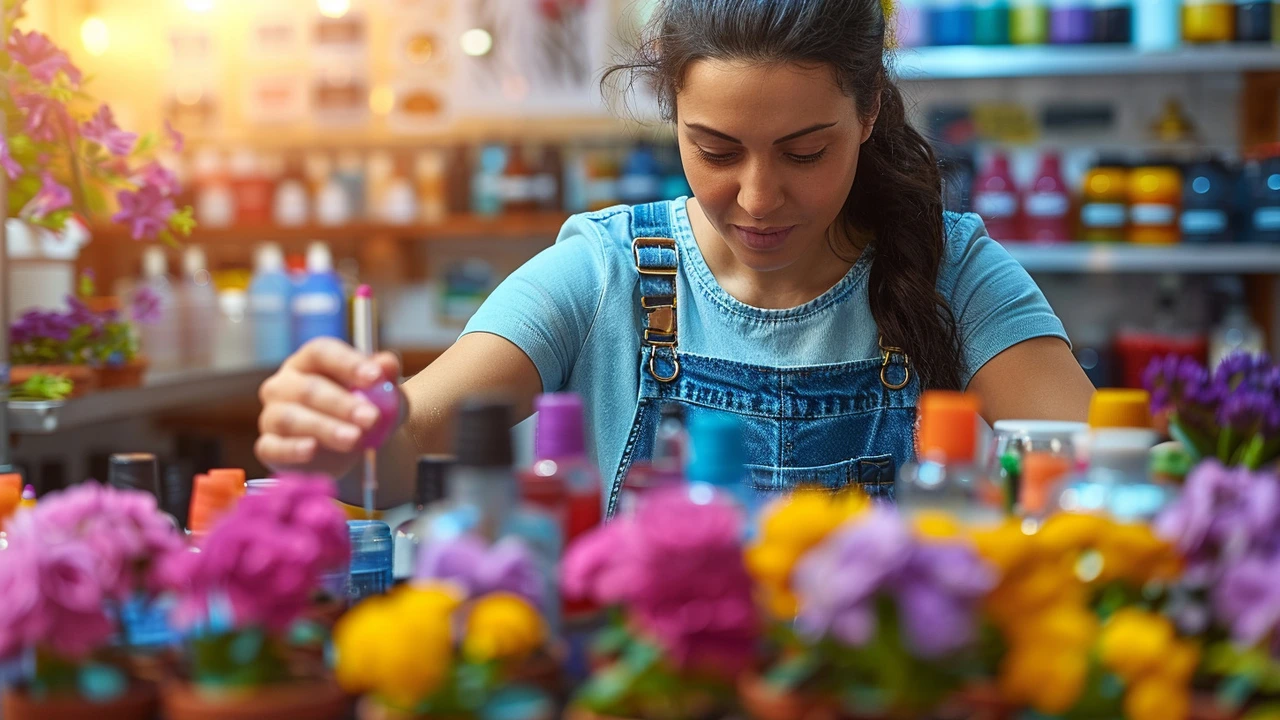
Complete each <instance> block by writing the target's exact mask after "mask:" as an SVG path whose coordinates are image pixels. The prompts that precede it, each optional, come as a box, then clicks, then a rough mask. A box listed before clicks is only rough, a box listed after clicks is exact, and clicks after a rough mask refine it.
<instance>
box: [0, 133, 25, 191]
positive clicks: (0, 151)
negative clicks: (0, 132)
mask: <svg viewBox="0 0 1280 720" xmlns="http://www.w3.org/2000/svg"><path fill="white" fill-rule="evenodd" d="M0 169H3V170H4V172H5V174H6V175H8V176H9V179H10V180H17V179H18V178H19V177H20V176H21V175H22V166H21V165H19V164H18V161H17V160H14V159H13V155H10V154H9V142H8V140H7V139H5V138H3V137H0Z"/></svg>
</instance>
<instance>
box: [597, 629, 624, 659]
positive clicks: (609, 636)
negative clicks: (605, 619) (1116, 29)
mask: <svg viewBox="0 0 1280 720" xmlns="http://www.w3.org/2000/svg"><path fill="white" fill-rule="evenodd" d="M629 642H631V631H630V630H628V629H627V628H626V626H625V625H610V626H608V627H605V628H603V629H602V630H600V631H599V632H597V633H596V634H595V637H594V638H592V641H591V650H592V651H593V652H595V653H597V654H599V655H602V656H605V657H612V656H614V655H618V654H620V653H621V652H622V651H623V649H625V648H626V646H627V643H629Z"/></svg>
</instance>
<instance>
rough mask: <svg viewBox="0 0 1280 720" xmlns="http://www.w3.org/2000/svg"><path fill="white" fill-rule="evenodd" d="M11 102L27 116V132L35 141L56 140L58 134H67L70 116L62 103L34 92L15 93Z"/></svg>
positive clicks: (70, 124) (70, 123)
mask: <svg viewBox="0 0 1280 720" xmlns="http://www.w3.org/2000/svg"><path fill="white" fill-rule="evenodd" d="M13 102H14V104H15V105H17V106H18V109H19V110H21V111H22V112H23V113H25V114H26V116H27V134H28V135H30V136H31V139H32V140H35V141H36V142H56V141H57V140H58V136H59V134H63V135H65V134H67V130H68V129H69V128H70V127H71V126H72V122H71V116H70V115H68V114H67V109H66V108H65V107H63V106H62V103H60V102H58V101H57V100H54V99H52V98H47V97H45V96H43V95H37V94H35V93H22V94H18V95H15V96H14V98H13Z"/></svg>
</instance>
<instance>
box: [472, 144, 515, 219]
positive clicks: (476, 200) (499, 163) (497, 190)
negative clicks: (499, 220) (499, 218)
mask: <svg viewBox="0 0 1280 720" xmlns="http://www.w3.org/2000/svg"><path fill="white" fill-rule="evenodd" d="M506 171H507V149H506V148H505V147H503V146H501V145H485V146H484V147H482V148H480V157H479V158H478V160H477V162H476V171H475V176H474V177H472V178H471V211H472V212H474V213H475V214H477V215H485V216H489V217H492V216H494V215H499V214H501V213H502V201H503V193H502V188H503V183H502V176H503V173H505V172H506Z"/></svg>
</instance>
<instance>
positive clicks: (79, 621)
mask: <svg viewBox="0 0 1280 720" xmlns="http://www.w3.org/2000/svg"><path fill="white" fill-rule="evenodd" d="M0 597H3V598H4V602H3V603H0V658H3V657H8V656H11V655H14V654H16V653H18V652H20V651H22V650H24V649H29V648H34V647H42V648H46V649H48V650H50V651H52V652H53V653H55V654H56V655H58V656H60V657H63V658H66V659H69V660H78V659H80V658H83V657H84V656H86V655H88V654H89V653H90V652H92V651H93V650H96V649H98V648H100V647H102V646H103V645H105V644H106V643H107V641H108V640H109V639H110V638H111V634H112V632H113V627H112V624H111V621H110V620H109V619H108V617H107V614H106V611H105V609H104V607H105V605H104V601H105V599H106V598H105V596H104V594H103V591H102V585H101V583H100V582H99V577H98V574H97V572H96V571H95V569H94V555H93V551H92V550H91V549H90V548H88V547H87V546H86V545H84V544H83V543H80V542H77V541H65V542H48V541H46V542H40V543H35V544H32V543H14V544H11V545H10V547H9V548H8V549H7V550H5V551H4V562H0Z"/></svg>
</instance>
